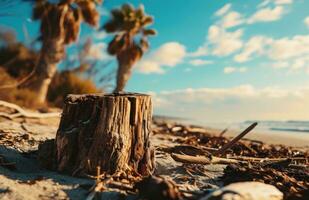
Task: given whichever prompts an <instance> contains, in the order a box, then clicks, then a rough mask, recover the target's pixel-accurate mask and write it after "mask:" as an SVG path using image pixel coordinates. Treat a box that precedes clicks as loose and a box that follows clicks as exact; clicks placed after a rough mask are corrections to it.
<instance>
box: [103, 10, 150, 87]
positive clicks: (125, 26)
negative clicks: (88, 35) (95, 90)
mask: <svg viewBox="0 0 309 200" xmlns="http://www.w3.org/2000/svg"><path fill="white" fill-rule="evenodd" d="M152 23H153V17H151V16H149V15H147V14H146V13H145V12H144V7H143V6H140V7H138V8H136V9H135V8H134V7H133V6H132V5H129V4H124V5H123V6H121V7H120V8H116V9H113V10H112V11H111V19H110V20H109V21H107V22H106V24H104V26H103V29H104V30H105V31H106V32H107V33H112V34H114V38H113V40H112V41H111V42H110V43H109V45H108V53H109V54H111V55H113V56H116V58H117V61H118V70H117V83H116V84H117V85H116V88H115V92H119V91H123V90H124V88H125V85H126V83H127V81H128V80H129V78H130V76H131V73H132V67H133V65H134V64H135V63H136V62H137V61H138V60H140V59H141V57H142V56H143V54H144V52H145V51H147V50H148V48H149V42H148V36H153V35H155V34H156V31H155V30H154V29H146V27H147V26H149V25H150V24H152Z"/></svg>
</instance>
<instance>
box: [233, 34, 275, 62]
mask: <svg viewBox="0 0 309 200" xmlns="http://www.w3.org/2000/svg"><path fill="white" fill-rule="evenodd" d="M271 41H272V39H270V38H267V37H264V36H253V37H251V38H250V39H249V41H248V42H246V44H245V45H244V48H243V50H242V52H241V53H239V54H237V55H236V56H235V57H234V60H235V61H236V62H240V63H242V62H246V61H248V60H250V59H251V57H252V55H261V54H263V53H265V47H266V45H268V44H270V43H271Z"/></svg>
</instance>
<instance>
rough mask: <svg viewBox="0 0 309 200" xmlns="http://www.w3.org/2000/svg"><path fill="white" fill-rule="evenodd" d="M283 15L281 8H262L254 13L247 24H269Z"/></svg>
mask: <svg viewBox="0 0 309 200" xmlns="http://www.w3.org/2000/svg"><path fill="white" fill-rule="evenodd" d="M283 14H284V8H283V7H282V6H276V7H275V8H273V9H272V8H262V9H260V10H258V11H256V12H255V13H254V14H253V15H252V16H251V17H250V18H249V19H248V20H247V23H248V24H253V23H257V22H270V21H276V20H279V19H280V18H281V17H282V16H283Z"/></svg>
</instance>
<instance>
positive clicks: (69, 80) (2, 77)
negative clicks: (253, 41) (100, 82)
mask: <svg viewBox="0 0 309 200" xmlns="http://www.w3.org/2000/svg"><path fill="white" fill-rule="evenodd" d="M14 83H16V79H15V78H14V77H12V76H10V75H9V74H8V73H7V72H6V71H5V70H4V69H3V68H1V67H0V85H11V84H14ZM97 92H101V90H100V89H98V88H97V87H96V86H95V84H94V83H93V82H92V81H91V80H85V79H83V78H81V77H79V76H78V75H76V74H74V73H72V72H62V73H57V74H56V75H55V77H54V79H53V81H52V83H51V85H50V88H49V91H48V96H47V100H48V102H47V104H44V105H42V104H37V103H35V99H36V97H37V94H36V93H35V92H33V91H31V90H30V89H27V88H20V89H18V88H9V89H2V90H0V99H1V100H4V101H8V102H12V103H15V104H18V105H20V106H24V107H28V108H44V107H46V106H47V105H51V106H57V107H62V104H63V100H64V98H65V97H66V95H68V94H84V93H97Z"/></svg>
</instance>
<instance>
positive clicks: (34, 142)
mask: <svg viewBox="0 0 309 200" xmlns="http://www.w3.org/2000/svg"><path fill="white" fill-rule="evenodd" d="M58 123H59V118H54V119H42V120H30V119H26V120H25V119H22V120H16V121H11V120H2V121H0V156H3V157H4V158H5V160H6V162H13V163H15V165H16V169H14V170H10V169H7V168H5V167H2V166H0V199H10V200H15V199H23V200H27V199H29V200H32V199H77V200H79V199H86V198H87V196H88V195H89V188H90V187H91V186H92V185H93V184H94V180H92V179H86V178H76V177H71V176H67V175H64V174H59V173H57V172H53V171H48V170H45V169H42V168H41V167H40V166H39V164H38V162H37V160H36V157H35V154H33V153H31V152H32V151H35V150H36V149H37V146H38V144H39V142H40V141H44V140H46V139H48V138H54V137H55V134H56V131H57V127H58ZM208 130H209V132H212V133H213V134H218V133H219V132H220V130H216V129H210V128H209V129H208ZM237 133H238V131H233V130H232V131H228V133H227V135H228V136H234V135H235V134H237ZM248 138H250V139H258V140H262V141H265V142H268V143H269V142H270V143H281V144H287V145H292V146H301V145H308V141H309V140H308V136H306V137H305V136H302V135H301V134H295V135H293V136H292V135H289V134H278V135H273V134H267V133H264V134H263V133H255V132H252V133H250V134H249V135H248ZM12 140H14V142H13V143H12V142H10V141H12ZM15 140H16V141H15ZM176 140H177V136H172V135H166V134H164V133H160V134H156V135H154V136H152V138H151V141H152V144H153V145H154V146H155V148H156V164H157V168H156V171H155V174H157V175H161V176H164V177H166V178H169V179H173V180H174V181H175V182H176V183H177V184H178V186H179V187H180V189H181V190H186V191H188V190H189V191H200V189H201V188H206V187H207V188H209V187H212V188H218V187H219V186H220V185H221V183H220V182H219V181H216V179H217V178H218V177H219V176H221V175H222V174H223V169H224V167H225V166H224V165H207V166H203V167H204V168H205V169H206V171H207V175H194V176H188V174H187V172H185V171H184V168H183V164H182V163H179V162H176V161H174V160H173V159H172V158H171V156H170V154H169V153H167V152H165V151H164V150H163V149H164V148H168V147H172V146H175V145H177V143H175V141H176ZM188 177H189V178H188ZM104 194H106V195H107V196H104V198H106V199H108V198H109V197H110V198H109V199H116V198H115V197H111V195H114V194H112V193H110V192H106V193H104ZM101 199H103V197H102V198H101Z"/></svg>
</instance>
